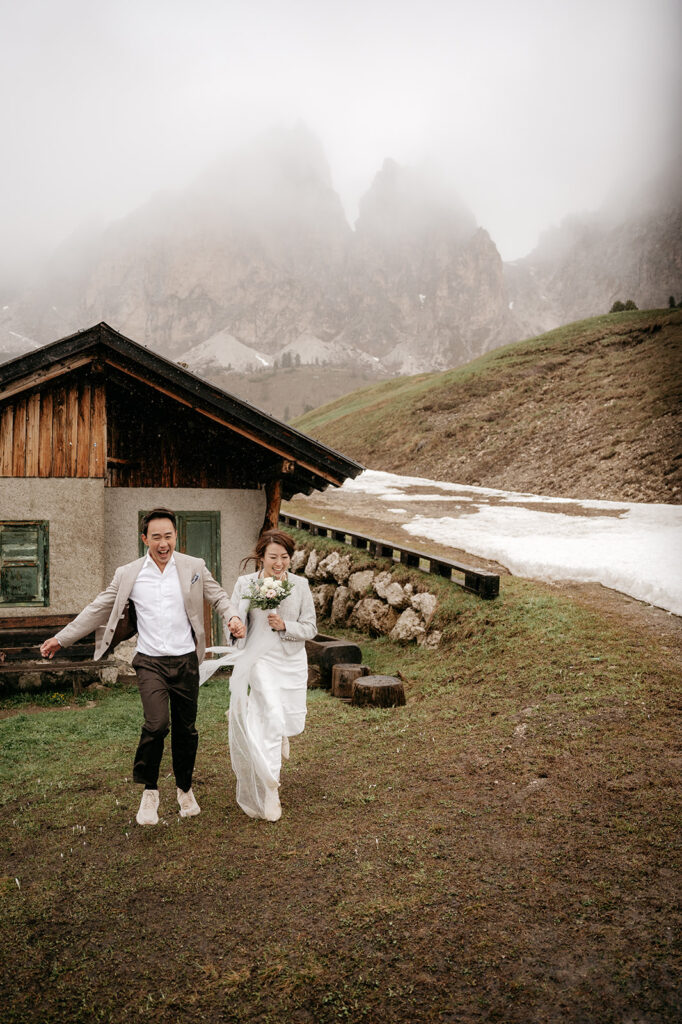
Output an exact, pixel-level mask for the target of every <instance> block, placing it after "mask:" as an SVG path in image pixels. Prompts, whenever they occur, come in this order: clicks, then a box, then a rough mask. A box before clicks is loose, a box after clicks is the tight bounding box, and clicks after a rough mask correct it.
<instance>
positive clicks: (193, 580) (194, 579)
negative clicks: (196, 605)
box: [189, 572, 199, 587]
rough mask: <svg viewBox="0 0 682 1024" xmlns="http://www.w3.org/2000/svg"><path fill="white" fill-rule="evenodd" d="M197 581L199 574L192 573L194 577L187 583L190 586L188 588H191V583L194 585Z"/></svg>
mask: <svg viewBox="0 0 682 1024" xmlns="http://www.w3.org/2000/svg"><path fill="white" fill-rule="evenodd" d="M198 579H199V573H198V572H195V573H194V576H192V579H191V580H190V581H189V585H190V587H191V586H192V584H193V583H196V581H197V580H198Z"/></svg>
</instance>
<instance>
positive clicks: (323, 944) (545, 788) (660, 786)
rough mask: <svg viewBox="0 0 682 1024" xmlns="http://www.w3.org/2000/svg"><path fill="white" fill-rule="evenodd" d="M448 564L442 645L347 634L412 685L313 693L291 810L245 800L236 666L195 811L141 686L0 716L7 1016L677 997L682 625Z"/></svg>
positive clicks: (454, 1016) (291, 770)
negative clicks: (390, 704)
mask: <svg viewBox="0 0 682 1024" xmlns="http://www.w3.org/2000/svg"><path fill="white" fill-rule="evenodd" d="M434 582H436V583H437V584H438V586H440V588H441V591H440V596H441V609H440V611H439V614H440V616H441V622H440V625H441V626H442V627H443V628H444V630H445V642H444V645H443V647H442V649H441V650H440V651H439V652H426V651H422V650H420V649H417V648H413V647H410V648H398V647H396V646H394V645H392V644H390V643H389V642H388V641H387V640H368V639H367V638H366V637H364V636H362V637H360V636H356V637H355V639H357V641H358V642H359V643H361V645H362V647H363V653H364V657H365V660H366V662H367V663H368V664H370V665H371V666H372V667H373V668H374V669H376V670H377V671H380V672H388V673H394V672H396V671H398V670H399V671H400V672H401V673H402V674H403V676H404V677H405V678H406V680H407V684H406V689H407V696H408V701H407V705H406V706H405V707H403V708H397V709H388V710H373V709H356V708H353V707H351V706H350V705H347V704H344V703H342V702H340V701H338V700H335V699H333V698H332V697H331V696H330V695H329V694H328V693H326V692H324V691H319V690H317V691H311V692H310V694H309V715H308V723H307V728H306V731H305V733H304V734H303V735H302V736H301V737H299V738H297V739H295V740H293V741H292V757H291V762H290V763H289V765H288V766H287V768H286V769H285V771H284V774H283V785H282V804H283V812H284V813H283V817H282V819H281V821H279V822H278V823H276V824H271V823H267V822H260V821H252V820H250V819H248V818H247V817H246V816H244V815H243V814H242V813H241V812H240V811H239V810H238V808H237V807H236V805H235V802H234V793H233V782H232V777H231V773H230V768H229V762H228V755H227V750H226V732H227V730H226V723H225V719H224V711H225V708H226V706H227V701H228V684H227V679H226V677H217V678H216V679H214V680H212V681H211V682H210V683H209V684H208V685H207V686H206V687H204V688H203V689H202V692H201V700H200V718H199V730H200V746H199V757H198V764H197V772H196V777H195V787H194V788H195V793H196V795H197V797H198V799H199V802H200V804H201V806H202V814H201V816H200V817H198V818H196V819H188V820H180V819H179V817H178V815H177V805H176V803H175V790H174V785H173V781H172V779H171V778H170V777H168V776H166V777H164V778H163V779H162V782H161V787H160V788H161V798H162V803H161V814H162V820H161V822H160V823H159V825H158V826H157V827H155V828H144V829H143V828H140V827H138V826H136V824H135V822H134V815H135V811H136V809H137V803H138V800H139V790H138V788H137V787H135V786H133V785H132V783H131V781H130V773H131V759H132V753H133V750H134V748H135V745H136V741H137V736H138V729H139V724H140V706H139V698H138V696H137V692H136V690H134V689H113V690H111V691H103V692H96V693H94V694H89V697H90V698H91V699H90V700H89V701H87V702H86V703H85V704H84V705H81V706H75V707H73V708H70V707H55V708H54V709H52V708H38V709H33V708H29V707H26V706H18V707H13V708H9V709H7V710H5V711H4V712H2V714H3V715H6V716H7V717H5V718H3V720H2V721H0V736H1V741H2V743H1V750H2V755H1V761H0V778H1V782H2V788H1V789H0V793H1V803H2V822H3V828H2V844H1V854H0V856H1V858H2V870H1V872H0V883H1V884H0V890H1V903H2V920H3V928H2V931H1V933H0V943H1V951H0V963H2V989H1V991H0V1006H1V1007H2V1013H1V1016H2V1020H3V1022H6V1024H29V1022H36V1024H38V1022H40V1024H47V1022H60V1024H78V1022H86V1021H87V1022H91V1021H106V1022H124V1021H126V1022H127V1021H150V1022H162V1021H163V1022H173V1024H174V1022H181V1024H185V1022H187V1024H189V1022H200V1021H202V1022H242V1021H258V1022H262V1024H282V1022H291V1024H299V1022H300V1024H304V1022H310V1024H331V1022H337V1021H345V1022H355V1021H358V1022H360V1021H363V1022H371V1024H380V1022H384V1021H387V1022H404V1024H415V1022H460V1024H469V1022H483V1021H499V1022H504V1024H530V1022H537V1024H551V1022H555V1021H556V1022H557V1024H558V1022H560V1021H561V1022H563V1024H566V1022H573V1024H578V1022H580V1024H586V1022H595V1024H596V1022H599V1024H606V1022H614V1024H624V1022H626V1021H631V1022H639V1024H643V1022H647V1024H656V1022H672V1021H676V1020H678V1019H679V1016H680V1010H681V1000H680V974H679V966H680V960H679V954H680V949H679V937H680V934H681V928H680V925H681V921H680V906H679V879H680V866H681V865H680V856H679V852H680V851H679V824H680V823H679V806H680V801H679V770H680V766H681V764H682V758H681V755H680V746H679V736H680V729H679V726H680V721H679V719H680V690H679V682H680V674H679V656H678V654H677V641H678V640H679V633H675V631H674V630H673V631H671V632H670V633H668V632H666V631H657V632H655V631H652V630H651V629H650V628H648V627H646V628H645V627H644V626H642V627H641V628H638V627H637V626H636V625H634V624H633V623H632V622H630V623H629V624H628V627H627V629H626V628H625V627H624V626H623V623H622V622H621V621H620V620H619V618H618V616H616V615H614V616H611V617H607V618H605V617H604V616H599V617H597V616H596V615H595V614H594V613H593V612H591V611H590V610H589V609H588V608H586V607H584V606H582V605H581V604H580V603H579V602H578V601H576V600H570V599H567V598H564V597H561V596H559V595H557V593H556V592H554V591H552V590H551V588H548V587H544V586H541V585H534V584H530V583H527V582H524V581H520V580H514V579H507V578H505V580H504V582H503V593H502V595H501V597H500V598H499V599H498V600H497V601H495V602H486V603H484V602H481V601H480V600H478V599H477V598H475V597H473V596H471V595H467V594H465V593H463V592H462V591H460V590H459V589H457V588H456V587H454V586H453V585H450V584H446V583H445V582H444V581H434ZM322 625H324V624H322ZM335 632H336V634H337V635H339V631H338V630H335ZM344 635H350V636H352V635H353V634H344ZM168 765H169V761H168V755H166V759H165V761H164V766H168Z"/></svg>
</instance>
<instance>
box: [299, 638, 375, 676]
mask: <svg viewBox="0 0 682 1024" xmlns="http://www.w3.org/2000/svg"><path fill="white" fill-rule="evenodd" d="M305 650H306V654H307V656H308V665H309V666H312V665H317V666H318V668H319V670H320V681H319V685H320V686H321V687H323V688H324V689H325V690H328V689H329V688H330V686H331V685H332V668H333V667H334V665H338V664H339V662H343V663H344V664H347V665H350V664H358V665H359V664H360V662H361V661H362V651H361V650H360V648H359V647H358V645H357V644H352V643H350V642H349V641H348V640H337V639H336V637H333V636H324V634H322V633H318V634H317V636H315V637H313V639H312V640H306V642H305Z"/></svg>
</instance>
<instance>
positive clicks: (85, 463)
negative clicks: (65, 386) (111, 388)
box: [76, 381, 90, 477]
mask: <svg viewBox="0 0 682 1024" xmlns="http://www.w3.org/2000/svg"><path fill="white" fill-rule="evenodd" d="M76 436H77V444H78V447H77V451H76V476H79V477H87V476H89V475H90V384H89V382H88V381H84V382H83V383H82V384H81V386H80V389H79V394H78V429H77V431H76Z"/></svg>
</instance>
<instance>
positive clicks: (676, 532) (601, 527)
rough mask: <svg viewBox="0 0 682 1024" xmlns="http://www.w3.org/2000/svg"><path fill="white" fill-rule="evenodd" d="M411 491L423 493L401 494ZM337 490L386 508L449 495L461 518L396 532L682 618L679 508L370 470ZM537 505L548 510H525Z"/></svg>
mask: <svg viewBox="0 0 682 1024" xmlns="http://www.w3.org/2000/svg"><path fill="white" fill-rule="evenodd" d="M417 486H418V487H422V488H428V491H427V492H426V493H424V494H414V493H406V492H408V491H409V489H410V488H414V487H417ZM344 488H345V489H347V490H348V491H358V492H364V493H366V494H374V495H376V497H377V498H379V500H381V501H390V502H392V503H393V504H395V503H396V500H397V501H399V502H401V503H405V502H411V503H412V505H414V504H415V503H418V502H419V501H420V500H421V501H429V502H433V501H434V500H441V501H442V500H447V499H449V500H453V497H454V495H455V494H456V496H457V497H456V500H459V501H469V502H470V503H471V504H470V505H467V507H466V511H464V510H463V511H462V514H461V515H458V514H457V510H456V509H454V510H453V512H452V514H451V515H447V516H441V517H431V516H424V515H420V514H419V513H415V514H414V515H413V516H412V519H411V520H410V521H409V522H407V523H403V524H402V529H403V530H405V531H406V532H407V533H409V534H410V536H412V537H425V538H428V539H429V540H434V541H437V542H438V543H439V544H444V545H447V546H449V547H455V548H460V549H463V550H465V551H470V552H471V553H472V554H474V555H479V556H480V557H482V558H490V559H493V560H494V561H496V562H499V563H500V564H501V565H504V566H506V568H508V569H509V570H510V572H512V573H514V574H515V575H517V576H525V577H528V578H531V579H541V580H548V581H550V582H551V581H556V580H574V581H577V582H585V583H601V584H603V585H604V586H606V587H610V588H612V589H613V590H618V591H620V592H622V593H624V594H629V595H630V596H631V597H634V598H636V599H637V600H638V601H646V602H648V603H649V604H653V605H657V606H658V607H659V608H665V609H666V610H667V611H671V612H674V613H675V614H676V615H682V506H679V505H662V504H642V503H636V502H615V501H596V500H589V501H585V500H581V499H575V498H552V497H548V496H546V495H538V494H522V493H517V492H513V491H500V490H495V489H492V488H486V487H472V486H468V485H463V484H452V483H448V482H442V481H434V480H426V479H424V478H422V477H402V476H398V475H397V474H394V473H380V472H377V471H376V470H367V471H365V472H364V473H361V474H360V476H358V477H356V479H355V480H347V481H346V482H345V483H344V485H343V488H342V490H343V489H344ZM543 504H544V505H551V506H552V508H544V509H543V508H542V507H538V508H528V507H527V506H528V505H537V506H542V505H543ZM562 506H563V507H566V511H562V510H561V509H562ZM568 506H570V512H569V510H568V508H567V507H568ZM599 512H602V513H603V514H602V515H599V514H595V513H599Z"/></svg>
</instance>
